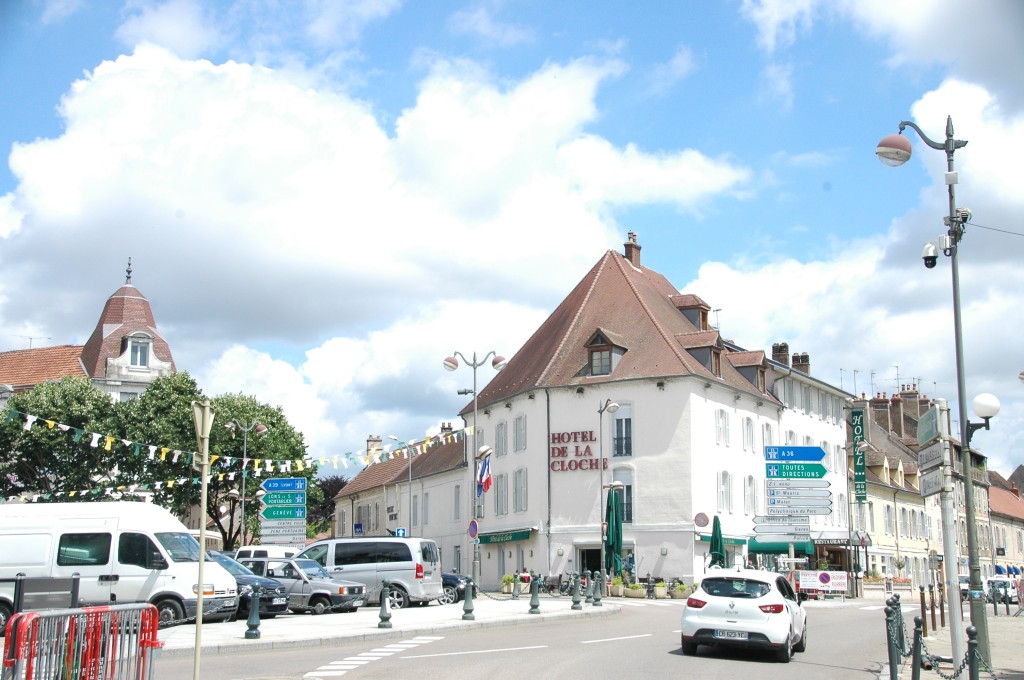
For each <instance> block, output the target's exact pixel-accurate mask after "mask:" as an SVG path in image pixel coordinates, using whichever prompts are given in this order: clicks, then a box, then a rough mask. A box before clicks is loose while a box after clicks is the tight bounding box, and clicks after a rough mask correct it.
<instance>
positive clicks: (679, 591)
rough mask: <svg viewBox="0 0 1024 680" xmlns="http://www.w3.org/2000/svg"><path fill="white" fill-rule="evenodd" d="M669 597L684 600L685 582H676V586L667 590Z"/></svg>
mask: <svg viewBox="0 0 1024 680" xmlns="http://www.w3.org/2000/svg"><path fill="white" fill-rule="evenodd" d="M669 597H671V598H672V599H673V600H685V599H686V584H685V583H677V584H676V587H675V588H673V589H672V590H671V591H670V592H669Z"/></svg>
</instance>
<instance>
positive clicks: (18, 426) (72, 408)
mask: <svg viewBox="0 0 1024 680" xmlns="http://www.w3.org/2000/svg"><path fill="white" fill-rule="evenodd" d="M8 408H9V410H8V411H7V417H6V418H5V419H4V422H3V423H2V424H0V496H15V495H18V494H23V493H24V494H33V495H35V494H39V495H41V496H42V499H41V500H47V501H62V502H69V501H82V500H96V496H97V495H98V493H99V492H101V489H102V488H103V487H104V486H107V485H110V484H112V483H113V481H114V480H115V479H117V477H118V476H119V475H120V473H121V472H122V470H124V469H125V468H126V467H129V466H130V464H131V461H130V460H129V457H128V456H127V455H125V449H124V447H123V445H120V442H117V441H111V440H108V439H107V437H111V436H116V433H117V432H118V430H119V428H118V426H117V416H116V409H115V404H113V402H111V401H110V397H109V396H108V395H106V394H104V393H103V392H100V391H99V390H98V389H96V388H95V387H94V386H93V384H92V382H91V381H90V380H89V379H88V378H84V377H74V378H73V377H67V378H61V379H60V380H57V381H54V382H45V383H41V384H40V385H37V386H36V387H35V388H33V389H31V390H28V391H27V392H21V393H18V394H15V395H14V396H13V397H11V399H10V401H9V402H8ZM19 412H20V414H24V415H19ZM29 418H38V420H32V422H31V425H30V427H29V429H25V427H26V425H29ZM59 425H64V426H70V429H67V430H65V429H63V428H62V427H59ZM108 448H109V450H108ZM82 492H84V493H82Z"/></svg>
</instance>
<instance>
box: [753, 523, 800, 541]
mask: <svg viewBox="0 0 1024 680" xmlns="http://www.w3.org/2000/svg"><path fill="white" fill-rule="evenodd" d="M810 526H811V525H810V524H762V525H757V524H755V525H754V533H756V534H806V533H807V532H808V531H809V529H810ZM758 538H760V536H758Z"/></svg>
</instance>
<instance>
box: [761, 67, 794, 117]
mask: <svg viewBox="0 0 1024 680" xmlns="http://www.w3.org/2000/svg"><path fill="white" fill-rule="evenodd" d="M763 74H764V77H763V78H762V79H761V84H760V93H759V94H760V98H761V100H762V101H764V102H766V103H770V104H776V105H778V106H779V107H781V108H782V109H783V110H785V111H788V110H790V109H791V108H793V65H792V64H782V63H779V62H772V63H770V64H767V65H766V66H765V67H764V71H763Z"/></svg>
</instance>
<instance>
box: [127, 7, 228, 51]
mask: <svg viewBox="0 0 1024 680" xmlns="http://www.w3.org/2000/svg"><path fill="white" fill-rule="evenodd" d="M126 10H127V14H128V16H127V18H126V19H125V21H124V23H122V24H121V26H120V27H118V29H117V37H118V39H119V40H121V42H122V43H123V44H124V45H125V46H126V47H134V46H135V45H137V44H139V43H142V42H151V43H154V44H156V45H161V46H162V47H165V48H167V49H169V50H172V51H174V53H175V54H177V55H179V56H181V57H185V58H192V57H198V56H200V55H202V54H203V53H205V52H206V51H208V50H209V49H210V48H212V47H215V46H216V45H217V43H218V42H219V41H220V36H219V34H218V31H217V29H216V27H215V26H214V25H213V17H212V16H211V14H209V13H208V11H206V10H204V8H203V5H202V4H201V3H199V2H197V0H167V2H162V3H161V2H157V1H156V0H131V1H130V2H129V3H128V4H127V5H126Z"/></svg>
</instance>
